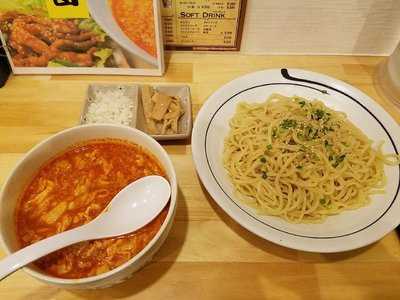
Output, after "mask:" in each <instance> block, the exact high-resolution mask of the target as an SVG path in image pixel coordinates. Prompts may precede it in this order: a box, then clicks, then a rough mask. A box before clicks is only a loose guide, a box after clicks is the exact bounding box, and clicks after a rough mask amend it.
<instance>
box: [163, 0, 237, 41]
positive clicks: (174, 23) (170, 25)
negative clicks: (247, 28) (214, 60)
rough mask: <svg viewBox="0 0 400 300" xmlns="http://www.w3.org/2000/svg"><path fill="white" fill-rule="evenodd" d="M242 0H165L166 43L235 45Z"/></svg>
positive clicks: (164, 23)
mask: <svg viewBox="0 0 400 300" xmlns="http://www.w3.org/2000/svg"><path fill="white" fill-rule="evenodd" d="M242 2H243V1H241V0H163V1H162V20H163V26H164V38H165V43H166V44H167V46H178V47H210V48H213V47H226V48H234V47H235V46H236V42H237V41H236V39H237V37H238V30H239V18H240V12H241V5H242Z"/></svg>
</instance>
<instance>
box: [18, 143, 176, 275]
mask: <svg viewBox="0 0 400 300" xmlns="http://www.w3.org/2000/svg"><path fill="white" fill-rule="evenodd" d="M147 175H160V176H164V177H165V176H166V175H165V171H164V170H163V168H162V167H161V165H160V163H159V162H158V161H157V159H156V158H155V157H154V156H153V155H152V154H150V153H148V152H147V151H146V150H145V149H143V148H142V147H141V146H139V145H136V144H134V143H130V142H127V141H123V140H118V139H101V140H93V141H89V142H87V143H83V144H78V145H75V146H73V147H71V148H69V149H68V150H66V151H65V152H63V153H61V154H59V155H58V156H56V157H54V158H52V159H51V160H50V161H48V162H47V163H45V164H44V165H43V166H42V167H41V168H40V170H39V171H38V173H37V174H36V175H35V176H34V177H33V179H32V180H31V182H30V183H29V184H28V186H27V188H26V189H25V191H24V192H23V194H22V196H21V198H20V200H19V202H18V205H17V208H16V212H15V214H16V229H17V232H16V233H17V237H18V240H19V242H20V245H21V248H22V247H26V246H28V245H30V244H33V243H35V242H37V241H39V240H42V239H44V238H47V237H49V236H52V235H54V234H57V233H60V232H62V231H65V230H69V229H72V228H75V227H77V226H80V225H83V224H85V223H88V222H90V221H91V220H93V219H94V218H95V217H97V216H98V215H99V214H100V213H101V212H102V211H103V210H104V208H105V207H106V206H107V205H108V203H109V202H110V201H111V200H112V199H113V197H114V196H115V195H116V194H117V193H118V192H119V191H120V190H121V189H123V188H124V187H125V186H126V185H128V184H129V183H131V182H133V181H135V180H137V179H139V178H141V177H144V176H147ZM168 209H169V205H167V206H166V207H165V208H164V209H163V210H162V211H161V213H160V214H159V215H158V216H157V217H156V218H155V219H154V220H153V221H152V222H150V223H149V224H147V225H146V226H144V227H143V228H141V229H139V230H137V231H135V232H133V233H130V234H127V235H123V236H118V237H114V238H108V239H100V240H93V241H85V242H81V243H78V244H75V245H72V246H68V247H66V248H64V249H61V250H58V251H56V252H54V253H51V254H49V255H47V256H45V257H43V258H41V259H39V260H37V261H36V262H34V264H35V265H36V266H37V267H39V269H41V270H42V271H43V272H45V273H46V274H49V275H52V276H56V277H60V278H66V279H77V278H85V277H90V276H95V275H98V274H101V273H104V272H107V271H109V270H112V269H114V268H116V267H118V266H120V265H121V264H123V263H125V262H127V261H128V260H130V259H131V258H132V257H134V256H135V255H136V254H137V253H139V252H140V251H141V250H142V249H143V248H144V247H145V246H146V245H147V244H148V243H149V242H150V241H151V240H152V238H153V237H154V236H155V235H156V234H157V232H158V231H159V229H160V227H161V226H162V224H163V222H164V220H165V218H166V216H167V213H168ZM132 217H134V216H132Z"/></svg>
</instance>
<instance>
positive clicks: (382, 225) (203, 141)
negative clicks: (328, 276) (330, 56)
mask: <svg viewBox="0 0 400 300" xmlns="http://www.w3.org/2000/svg"><path fill="white" fill-rule="evenodd" d="M272 93H280V94H283V95H286V96H293V95H298V96H302V97H306V98H309V99H316V98H317V99H320V100H321V101H323V102H324V103H325V104H326V105H327V106H328V107H330V108H333V109H335V110H338V111H343V112H345V113H346V114H347V115H348V117H349V118H350V120H351V121H352V122H353V123H354V124H355V125H357V126H358V127H359V128H360V129H362V131H363V132H364V133H365V134H366V135H367V136H368V137H369V138H370V139H372V140H374V141H376V142H378V141H384V152H387V153H398V149H399V146H400V130H399V125H398V124H397V123H396V122H395V121H394V120H393V119H392V118H391V117H390V116H389V114H387V113H386V112H385V111H384V110H383V109H382V108H381V107H380V106H379V105H377V104H376V103H375V101H373V100H372V99H371V98H370V97H368V96H367V95H365V94H364V93H362V92H361V91H359V90H358V89H356V88H354V87H352V86H350V85H348V84H346V83H344V82H342V81H339V80H337V79H334V78H331V77H328V76H325V75H322V74H318V73H313V72H309V71H303V70H296V69H290V70H287V69H276V70H266V71H261V72H256V73H252V74H249V75H245V76H243V77H240V78H238V79H235V80H233V81H231V82H229V83H228V84H226V85H225V86H223V87H222V88H220V89H219V90H218V91H216V92H215V93H214V94H213V95H212V96H211V97H210V98H209V99H208V100H207V102H206V103H205V104H204V105H203V107H202V108H201V110H200V112H199V114H198V116H197V118H196V121H195V124H194V128H193V133H192V151H193V158H194V162H195V165H196V168H197V172H198V174H199V176H200V178H201V181H202V182H203V184H204V186H205V187H206V189H207V190H208V192H209V193H210V194H211V196H212V197H213V198H214V200H215V201H216V202H217V203H218V204H219V206H221V208H222V209H223V210H225V212H226V213H228V214H229V215H230V216H231V217H232V218H233V219H234V220H236V221H237V222H238V223H239V224H241V225H242V226H243V227H245V228H247V229H248V230H250V231H251V232H253V233H255V234H257V235H259V236H260V237H262V238H264V239H267V240H269V241H271V242H274V243H277V244H279V245H282V246H286V247H289V248H294V249H298V250H304V251H312V252H339V251H346V250H351V249H356V248H359V247H362V246H366V245H368V244H371V243H373V242H375V241H377V240H379V239H381V238H382V237H383V236H384V235H386V234H387V233H389V232H390V231H391V230H393V229H394V228H395V227H396V226H397V225H398V224H399V223H400V196H399V188H400V166H395V167H388V166H386V167H385V174H386V176H387V178H388V183H387V186H386V193H385V194H384V195H379V196H376V197H373V201H372V203H371V204H370V205H369V206H367V207H363V208H360V209H357V210H353V211H346V212H343V213H341V214H339V215H337V216H332V217H328V218H327V220H326V221H325V222H324V223H322V224H291V223H288V222H286V221H284V220H283V219H280V218H278V217H272V216H260V215H257V214H256V213H255V211H254V210H253V209H251V208H249V207H247V206H246V205H243V204H241V203H240V202H239V201H238V199H237V197H235V195H234V192H233V191H234V190H233V186H232V184H231V183H230V180H229V178H228V175H227V174H226V172H225V170H224V168H223V165H222V151H223V143H224V137H225V136H226V135H227V133H228V130H229V126H228V121H229V119H230V118H231V117H232V116H233V114H234V112H235V109H236V105H237V103H238V102H239V101H248V102H263V101H265V99H266V98H267V97H268V96H269V95H270V94H272Z"/></svg>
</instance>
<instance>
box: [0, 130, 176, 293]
mask: <svg viewBox="0 0 400 300" xmlns="http://www.w3.org/2000/svg"><path fill="white" fill-rule="evenodd" d="M99 138H118V139H123V140H127V141H131V142H134V143H136V144H138V145H141V146H143V147H144V148H145V149H147V150H148V151H149V152H151V153H152V154H153V155H154V156H155V157H156V158H157V159H158V160H159V162H160V163H161V165H162V166H163V167H164V170H165V171H166V174H167V176H168V180H169V182H170V184H171V200H170V207H169V211H168V214H167V217H166V219H165V222H164V223H163V225H162V226H161V228H160V230H159V231H158V233H157V234H156V236H155V237H154V238H153V239H152V240H151V241H150V242H149V243H148V244H147V245H146V247H145V248H144V249H143V250H142V251H141V252H139V253H138V254H137V255H135V256H134V257H133V258H132V259H130V260H129V261H127V262H126V263H124V264H122V265H121V266H119V267H117V268H115V269H113V270H111V271H109V272H106V273H103V274H100V275H97V276H92V277H87V278H82V279H62V278H58V277H54V276H49V275H46V274H45V273H43V272H41V271H40V270H39V269H38V268H36V267H35V266H34V265H33V264H31V265H29V266H27V267H25V268H24V270H25V271H26V272H27V273H28V274H30V275H32V276H33V277H35V278H37V279H39V280H41V281H44V282H46V283H49V284H52V285H56V286H59V287H63V288H71V289H91V288H105V287H109V286H111V285H114V284H117V283H120V282H122V281H124V280H125V279H127V278H129V277H130V276H131V275H132V273H134V272H135V271H137V270H138V269H140V268H141V267H143V266H144V265H145V264H146V263H147V262H148V261H150V260H151V258H152V257H153V255H154V253H155V252H156V251H157V250H158V249H159V248H160V246H161V245H162V243H163V242H164V240H165V238H166V237H167V235H168V232H169V230H170V228H171V225H172V222H173V219H174V215H175V210H176V197H177V181H176V174H175V170H174V167H173V165H172V162H171V160H170V158H169V156H168V154H167V153H166V151H165V150H164V149H163V148H162V147H161V145H160V144H159V143H157V142H156V141H155V140H154V139H153V138H151V137H150V136H148V135H147V134H145V133H143V132H142V131H139V130H137V129H134V128H131V127H125V126H119V125H106V124H95V125H83V126H77V127H73V128H70V129H67V130H64V131H62V132H60V133H58V134H56V135H54V136H52V137H50V138H48V139H46V140H44V141H43V142H41V143H40V144H38V145H36V146H35V147H34V148H33V149H32V150H30V151H29V152H28V153H27V154H26V155H25V156H24V158H23V159H22V160H21V161H20V162H19V163H18V164H17V165H16V167H15V168H14V170H13V171H12V172H11V174H10V176H9V178H8V179H7V180H6V182H5V184H4V186H3V189H2V192H1V194H0V237H1V240H2V243H3V248H4V249H5V251H6V253H7V254H11V253H12V252H15V251H16V250H18V244H17V238H16V235H15V222H14V211H15V207H16V203H17V200H18V198H19V197H20V195H21V192H22V191H23V190H24V188H25V187H26V185H27V184H28V183H29V181H30V180H31V178H32V176H33V175H34V174H35V173H36V172H37V170H38V169H39V167H40V166H41V165H42V164H43V163H45V162H46V161H47V160H48V159H49V158H51V157H53V156H54V155H56V154H58V153H60V152H62V151H63V150H65V149H66V148H68V147H69V146H71V145H74V144H76V143H79V142H83V141H87V140H91V139H99Z"/></svg>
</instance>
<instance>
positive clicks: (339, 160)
mask: <svg viewBox="0 0 400 300" xmlns="http://www.w3.org/2000/svg"><path fill="white" fill-rule="evenodd" d="M345 158H346V154H342V155H340V156H338V157H337V158H336V161H335V162H334V163H333V167H334V168H336V167H337V166H338V165H339V164H340V163H341V162H343V160H344V159H345Z"/></svg>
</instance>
